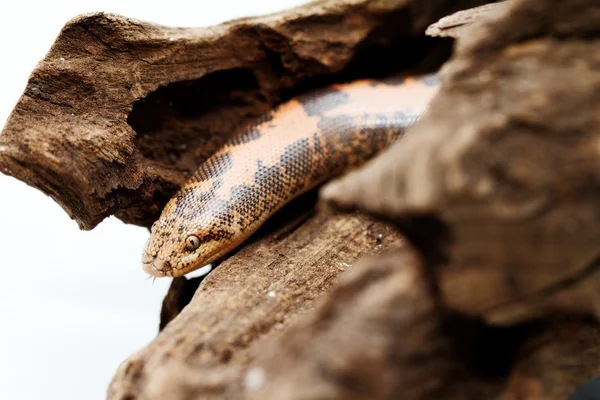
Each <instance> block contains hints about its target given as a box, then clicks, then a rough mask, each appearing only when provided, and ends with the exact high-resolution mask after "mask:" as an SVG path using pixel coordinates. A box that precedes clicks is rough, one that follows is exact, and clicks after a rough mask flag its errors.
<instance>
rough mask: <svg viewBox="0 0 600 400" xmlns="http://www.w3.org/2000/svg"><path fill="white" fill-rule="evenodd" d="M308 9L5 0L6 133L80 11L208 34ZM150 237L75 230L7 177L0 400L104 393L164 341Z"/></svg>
mask: <svg viewBox="0 0 600 400" xmlns="http://www.w3.org/2000/svg"><path fill="white" fill-rule="evenodd" d="M304 2H305V1H302V0H264V1H261V0H253V1H247V0H219V1H206V0H195V1H166V2H165V1H161V2H156V3H154V4H153V3H151V2H148V1H132V0H128V1H124V0H120V1H112V0H110V1H109V0H104V1H102V0H80V1H41V0H40V1H23V0H22V1H10V0H0V126H3V125H4V121H5V120H6V118H7V117H8V115H9V113H10V111H11V109H12V107H13V106H14V105H15V103H16V102H17V100H18V98H19V96H20V95H21V93H22V91H23V89H24V87H25V84H26V82H27V77H28V76H29V73H30V72H31V71H32V69H33V68H34V66H35V64H36V62H37V61H39V60H41V59H42V58H43V57H44V55H45V53H46V52H47V51H48V49H49V48H50V46H51V44H52V42H53V41H54V38H55V37H56V35H57V34H58V32H59V31H60V29H61V27H62V26H63V25H64V23H65V22H67V21H68V20H69V19H70V18H72V17H74V16H75V15H77V14H81V13H85V12H93V11H106V12H115V13H119V14H122V15H125V16H128V17H133V18H137V19H142V20H147V21H153V22H157V23H160V24H163V25H172V26H207V25H212V24H216V23H219V22H223V21H225V20H228V19H231V18H237V17H242V16H249V15H259V14H264V13H270V12H275V11H279V10H282V9H285V8H289V7H292V6H295V5H298V4H301V3H304ZM147 235H148V233H147V231H146V230H145V229H143V228H137V227H133V226H127V225H124V224H122V223H121V222H120V221H118V220H116V219H114V218H110V219H108V220H106V221H104V222H103V223H102V224H100V225H99V226H98V227H97V228H96V229H94V230H93V231H91V232H82V231H79V229H78V227H77V224H76V223H75V222H74V221H71V220H70V219H69V217H68V216H67V214H66V213H65V212H64V211H63V210H62V209H61V208H60V207H59V206H58V205H56V204H55V203H54V202H53V201H52V200H51V199H50V198H48V197H46V196H45V195H43V194H42V193H41V192H38V191H37V190H35V189H32V188H30V187H27V186H26V185H24V184H22V183H21V182H18V181H16V180H15V179H12V178H9V177H7V176H4V175H1V174H0V273H1V277H0V318H1V322H0V324H1V325H0V399H42V398H44V399H61V400H62V399H102V398H104V397H105V390H106V386H107V384H108V382H109V381H110V379H111V377H112V375H113V374H114V372H115V370H116V368H117V366H118V364H119V363H120V362H121V361H122V360H124V359H125V358H126V357H127V356H128V355H129V354H131V353H132V352H134V351H135V350H137V349H138V348H140V347H142V346H143V345H144V344H146V343H147V342H148V341H149V340H151V339H152V338H153V337H154V335H155V334H156V331H157V327H158V315H159V310H160V305H161V302H162V298H163V296H164V294H165V293H166V290H167V287H168V285H169V283H170V281H169V280H168V279H167V278H164V279H158V280H156V281H155V282H154V283H153V282H152V280H147V279H146V275H144V274H143V272H142V271H141V267H140V251H141V248H142V246H143V243H144V241H145V240H146V238H147Z"/></svg>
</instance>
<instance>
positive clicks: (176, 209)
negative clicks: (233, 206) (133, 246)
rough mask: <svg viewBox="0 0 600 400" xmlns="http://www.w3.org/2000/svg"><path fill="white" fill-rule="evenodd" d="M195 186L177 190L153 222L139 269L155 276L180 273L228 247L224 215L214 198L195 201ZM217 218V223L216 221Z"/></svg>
mask: <svg viewBox="0 0 600 400" xmlns="http://www.w3.org/2000/svg"><path fill="white" fill-rule="evenodd" d="M198 200H199V198H198V187H195V188H194V187H193V188H188V189H184V190H182V191H180V192H179V193H178V194H177V195H176V196H175V197H174V198H172V199H171V201H169V203H167V205H166V207H165V209H164V210H163V212H162V214H161V216H160V218H159V219H158V221H156V222H155V223H154V224H153V225H152V229H151V234H150V238H149V239H148V241H147V242H146V245H145V247H144V250H143V252H142V269H143V270H144V272H146V273H147V274H149V275H152V276H154V277H164V276H169V277H177V276H183V275H185V274H187V273H189V272H192V271H194V270H196V269H199V268H202V267H204V266H205V265H207V264H210V263H212V262H214V261H216V260H217V259H218V258H220V257H221V256H223V255H224V254H225V253H227V252H228V251H229V250H231V246H230V243H231V240H228V239H231V236H232V235H233V234H230V233H229V231H228V230H227V229H225V227H226V224H225V222H227V221H223V222H222V223H218V222H219V221H222V219H221V218H227V219H229V218H231V217H228V216H227V213H228V212H229V211H228V210H227V207H223V206H224V205H223V204H222V202H219V201H218V200H217V199H216V197H214V198H212V199H203V200H204V201H198ZM215 221H216V223H215Z"/></svg>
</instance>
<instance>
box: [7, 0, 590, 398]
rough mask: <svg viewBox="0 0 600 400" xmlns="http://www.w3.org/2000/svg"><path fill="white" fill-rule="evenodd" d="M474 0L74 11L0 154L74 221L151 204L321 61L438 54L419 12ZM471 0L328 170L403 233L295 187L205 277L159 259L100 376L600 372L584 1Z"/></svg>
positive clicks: (206, 378) (349, 202)
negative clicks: (362, 136) (291, 196)
mask: <svg viewBox="0 0 600 400" xmlns="http://www.w3.org/2000/svg"><path fill="white" fill-rule="evenodd" d="M481 3H484V2H483V1H461V2H456V1H444V0H430V1H409V0H389V1H367V0H343V1H321V2H318V3H313V4H310V5H307V6H304V7H300V8H297V9H295V10H291V11H288V12H284V13H280V14H277V15H273V16H268V17H261V18H254V19H242V20H237V21H233V22H230V23H226V24H223V25H220V26H218V27H213V28H210V29H177V28H167V27H161V26H156V25H152V24H148V23H145V22H140V21H134V20H130V19H126V18H122V17H119V16H115V15H107V14H93V15H87V16H82V17H79V18H76V19H74V20H73V21H71V22H70V23H69V24H67V26H65V28H64V29H63V31H62V32H61V35H60V36H59V38H58V39H57V41H56V43H55V45H54V46H53V48H52V49H51V51H50V52H49V53H48V55H47V57H46V58H45V59H44V61H42V62H41V63H40V64H39V65H38V67H37V68H36V70H35V71H34V72H33V74H32V76H31V78H30V81H29V83H28V86H27V89H26V91H25V93H24V95H23V97H22V98H21V100H20V101H19V103H18V104H17V106H16V108H15V110H14V112H13V113H12V114H11V116H10V118H9V120H8V123H7V125H6V127H5V129H4V131H3V134H2V135H1V136H0V169H1V170H2V171H3V172H5V173H9V174H11V175H14V176H16V177H17V178H19V179H21V180H23V181H25V182H26V183H28V184H30V185H32V186H35V187H38V188H40V189H41V190H43V191H44V192H45V193H47V194H49V195H51V196H52V197H53V198H54V199H55V200H56V201H57V202H58V203H59V204H61V206H63V208H65V210H66V211H67V212H68V213H69V214H70V215H71V216H72V217H73V218H74V219H76V220H77V222H78V223H79V224H80V226H81V227H82V228H86V229H89V228H92V227H93V226H95V225H96V224H97V223H98V222H99V221H101V220H102V219H103V218H104V217H106V216H108V215H110V214H116V215H117V216H119V217H120V218H121V219H123V220H124V221H127V222H131V223H136V224H140V225H148V224H149V222H150V221H152V220H153V219H154V218H155V217H156V215H157V213H158V212H159V211H160V209H161V208H162V206H163V205H164V203H165V201H166V200H167V199H168V198H169V197H170V195H171V194H172V193H173V192H174V190H176V189H177V188H178V187H179V185H181V184H182V183H183V182H184V180H185V177H186V175H189V173H190V172H191V171H192V170H193V169H194V168H195V167H196V166H197V165H198V164H199V163H200V162H202V161H203V160H204V159H205V158H206V157H208V156H209V155H210V154H212V152H214V150H215V149H216V148H218V146H219V145H220V144H221V143H223V141H224V140H226V139H227V138H228V137H229V136H230V135H231V134H233V133H235V131H236V129H238V128H239V127H241V126H242V125H244V124H246V123H247V122H248V121H250V120H251V119H252V118H255V117H256V116H258V115H259V114H261V113H263V112H265V111H266V110H269V109H270V108H271V107H272V106H273V105H274V104H277V103H278V102H280V101H282V100H284V99H285V98H288V97H290V96H292V95H294V94H296V93H299V92H301V91H304V90H308V89H310V88H312V87H316V86H321V85H324V84H327V83H328V82H331V81H334V80H345V79H351V78H354V77H359V76H375V75H381V74H386V73H390V72H400V71H404V70H408V69H418V68H425V69H427V68H429V69H431V68H434V69H435V68H436V67H437V66H438V65H439V64H440V63H441V61H442V60H443V57H444V55H446V54H447V52H445V51H447V49H448V47H447V44H448V43H447V42H446V41H442V42H443V43H440V41H435V40H424V39H423V38H422V32H423V31H424V29H425V27H426V26H427V25H429V24H431V23H432V22H434V21H435V19H436V18H437V17H441V16H443V15H447V14H448V13H450V12H452V11H454V10H455V9H456V8H457V7H461V8H465V7H468V6H472V5H477V4H481ZM488 10H494V12H493V13H492V14H493V15H494V19H493V21H488V22H482V23H481V24H471V20H470V19H468V25H471V26H469V27H468V28H464V29H463V28H462V27H461V29H459V30H458V31H456V30H454V31H452V35H454V36H460V41H459V44H458V46H457V49H456V52H455V54H454V56H453V58H452V60H451V62H450V63H449V64H448V65H446V66H445V67H444V69H443V74H444V84H443V87H442V90H441V92H440V95H439V97H438V98H437V99H436V100H435V101H434V104H433V105H432V107H431V110H430V112H429V113H428V115H426V116H425V118H424V119H423V120H422V121H421V122H420V123H419V124H418V125H417V126H415V128H414V129H412V130H411V131H410V132H409V134H408V135H407V136H406V137H405V138H404V139H403V140H401V142H399V144H398V145H397V146H394V147H393V148H391V149H390V150H389V152H388V153H387V154H384V156H383V157H381V158H380V159H378V160H375V161H374V162H372V163H371V164H370V165H368V166H367V167H366V168H364V169H362V170H360V171H357V172H356V173H354V174H350V175H349V176H348V177H346V178H344V179H342V180H341V181H339V182H337V183H334V184H332V185H331V186H329V187H328V188H327V189H326V191H324V192H323V197H324V199H326V200H327V201H328V202H329V204H332V205H335V206H337V207H339V208H354V209H356V208H358V209H360V210H363V211H366V212H370V213H372V214H376V215H378V216H380V217H384V218H386V219H387V220H390V221H393V222H394V223H395V224H396V225H397V226H398V227H399V228H400V229H401V230H402V231H403V232H406V233H407V234H408V236H409V238H410V243H409V242H407V240H406V239H404V238H403V237H402V236H401V234H400V233H399V232H398V231H397V230H396V229H394V228H392V226H391V225H389V224H386V223H384V222H381V221H376V220H374V219H373V218H372V217H367V216H365V215H364V214H361V213H354V214H335V213H333V212H332V211H331V209H330V210H325V211H324V210H321V211H318V212H316V213H315V214H314V215H311V214H310V211H307V210H311V209H312V208H313V205H314V202H315V201H314V196H313V197H311V195H310V194H309V195H307V196H304V197H302V198H301V199H298V201H296V202H294V203H293V204H292V205H290V206H289V207H286V209H284V210H282V212H280V213H278V214H277V216H276V217H275V218H274V219H273V221H271V222H270V223H268V225H267V226H266V227H264V228H263V229H262V230H261V231H260V232H259V233H258V234H257V235H256V236H254V238H253V239H252V240H251V241H250V243H249V244H248V245H246V246H244V247H243V248H241V249H240V250H239V251H238V252H237V253H236V254H234V255H232V256H231V257H230V258H228V259H227V260H226V261H224V262H223V263H222V264H221V265H220V266H219V267H218V268H217V269H216V270H215V271H214V272H212V273H211V274H210V275H209V276H208V277H206V278H205V279H203V280H201V281H202V282H201V283H200V285H199V287H198V289H197V290H196V291H195V294H194V296H193V298H192V299H191V301H190V300H189V297H190V294H191V293H192V291H194V289H195V286H196V283H198V281H200V279H198V280H197V281H195V282H194V281H187V280H184V279H180V280H175V281H174V283H173V286H172V288H171V291H170V293H169V296H168V297H167V298H166V299H165V302H164V305H163V313H162V321H161V332H160V333H159V334H158V336H157V337H156V338H155V340H153V341H152V342H151V343H150V344H148V346H146V347H145V348H143V349H141V350H140V351H139V352H138V353H136V354H134V355H133V356H132V357H130V358H129V359H128V360H126V361H125V362H124V363H123V364H122V365H121V366H120V368H119V370H118V371H117V373H116V375H115V377H114V379H113V381H112V383H111V385H110V387H109V391H108V397H109V398H110V399H119V400H125V399H127V400H133V399H148V400H152V399H165V398H169V399H175V400H176V399H192V398H198V399H207V398H215V399H220V398H235V399H238V398H260V399H281V398H286V399H295V398H298V399H299V398H307V397H311V398H328V399H342V398H343V399H363V398H365V399H366V398H369V399H395V398H403V399H413V398H414V399H418V398H436V399H444V400H459V399H460V400H465V399H482V398H500V399H504V400H507V399H511V400H512V399H527V400H533V399H535V400H539V399H550V400H555V399H556V400H558V399H563V398H565V396H566V395H567V394H568V393H569V392H570V391H572V389H574V388H575V386H577V385H578V384H579V383H581V382H583V381H585V380H587V379H589V378H590V377H591V376H592V375H594V374H595V373H598V372H600V371H598V367H597V366H598V365H600V351H598V349H600V346H599V345H598V343H597V339H596V338H597V337H598V333H599V332H600V328H599V326H598V324H597V322H595V320H586V319H584V318H582V317H581V316H582V315H584V314H587V315H594V314H595V313H596V307H597V306H596V304H598V300H597V296H598V294H597V293H598V286H599V285H598V282H597V279H598V278H597V276H598V274H597V263H596V260H597V257H598V255H599V254H600V253H599V252H598V250H599V247H598V246H599V245H598V243H600V241H599V240H598V239H600V234H599V233H600V232H599V228H598V226H600V224H598V213H599V212H600V209H598V207H599V206H597V203H598V201H597V200H598V198H597V197H598V196H597V193H598V192H599V191H598V187H597V182H598V179H597V173H596V171H595V166H596V165H598V159H597V158H598V152H597V147H598V146H597V144H596V142H598V138H597V133H598V132H600V129H599V126H598V124H599V122H598V119H597V118H596V115H597V114H598V112H599V104H600V98H599V97H598V93H600V90H598V89H599V88H600V77H599V73H598V70H599V68H600V56H599V54H598V50H597V49H598V48H600V47H598V44H599V43H597V42H598V38H597V36H598V30H597V27H598V26H600V19H599V18H600V11H599V10H598V5H596V4H595V3H594V1H592V0H577V1H572V2H561V3H560V4H557V3H555V2H551V1H549V0H529V1H525V0H513V1H512V2H511V3H509V4H508V5H507V4H502V5H498V6H491V8H488ZM465 15H468V16H469V18H471V17H473V16H474V15H476V16H477V17H476V18H477V19H481V18H483V15H488V16H489V15H491V14H489V13H478V12H475V11H470V12H467V13H466V14H462V18H463V22H464V21H467V20H465V19H464V16H465ZM455 17H456V16H455ZM486 18H487V17H486ZM448 21H449V20H445V22H442V23H440V24H437V27H438V28H443V30H444V29H447V28H450V26H448ZM463 22H461V24H462V23H463ZM444 24H445V25H444ZM465 25H467V23H465ZM454 26H455V27H456V26H457V25H456V24H455V25H454ZM446 32H447V31H446ZM437 51H439V52H438V53H436V52H437ZM432 52H433V54H434V55H433V56H432V55H431V54H432ZM307 213H308V214H307ZM384 250H386V251H387V252H386V253H387V254H386V255H385V256H383V257H379V258H378V257H369V258H368V259H364V260H362V261H358V260H359V259H360V258H362V257H363V256H364V255H369V254H370V255H376V254H379V253H381V252H383V251H384ZM135 267H137V266H135ZM346 270H348V271H347V272H344V271H346ZM340 274H342V275H341V277H340V278H339V284H338V282H337V281H338V276H340ZM188 301H189V304H187V303H188ZM564 315H571V319H570V320H568V321H566V322H565V321H564V320H562V319H557V318H558V317H559V316H560V317H561V318H562V317H563V316H564ZM497 325H501V327H498V326H497ZM567 333H568V334H567ZM583 352H585V357H578V356H579V354H581V353H583Z"/></svg>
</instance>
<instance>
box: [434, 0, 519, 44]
mask: <svg viewBox="0 0 600 400" xmlns="http://www.w3.org/2000/svg"><path fill="white" fill-rule="evenodd" d="M508 6H509V2H508V1H503V2H500V3H492V4H485V5H483V6H479V7H475V8H469V9H468V10H462V11H458V12H456V13H454V14H452V15H448V16H447V17H444V18H442V19H440V20H439V21H438V22H436V23H435V24H431V25H430V26H429V27H428V28H427V30H426V31H425V33H426V34H427V35H429V36H434V37H435V36H439V37H451V38H455V39H456V38H458V37H460V36H461V35H462V34H464V33H465V32H468V29H467V28H469V27H470V26H471V25H472V24H474V23H481V22H484V21H486V20H490V19H492V18H495V17H497V16H499V15H501V14H502V13H503V12H504V10H505V8H506V7H508Z"/></svg>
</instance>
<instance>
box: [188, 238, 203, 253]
mask: <svg viewBox="0 0 600 400" xmlns="http://www.w3.org/2000/svg"><path fill="white" fill-rule="evenodd" d="M198 247H200V239H198V236H194V235H191V236H188V237H187V239H185V248H186V249H188V250H189V251H194V250H196V249H197V248H198Z"/></svg>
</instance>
